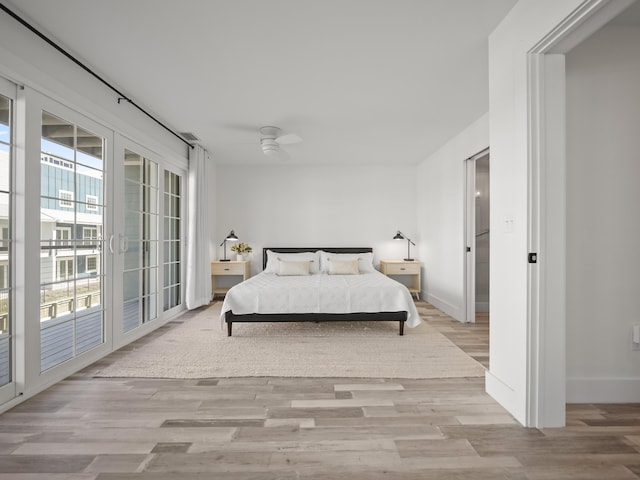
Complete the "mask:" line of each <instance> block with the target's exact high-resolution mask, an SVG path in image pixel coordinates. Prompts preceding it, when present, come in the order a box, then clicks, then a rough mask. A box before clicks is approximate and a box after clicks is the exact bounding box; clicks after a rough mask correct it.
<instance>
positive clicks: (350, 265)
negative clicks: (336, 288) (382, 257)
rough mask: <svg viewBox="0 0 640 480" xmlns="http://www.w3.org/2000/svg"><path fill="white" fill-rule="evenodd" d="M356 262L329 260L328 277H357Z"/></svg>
mask: <svg viewBox="0 0 640 480" xmlns="http://www.w3.org/2000/svg"><path fill="white" fill-rule="evenodd" d="M359 273H360V270H358V260H331V259H329V275H358V274H359Z"/></svg>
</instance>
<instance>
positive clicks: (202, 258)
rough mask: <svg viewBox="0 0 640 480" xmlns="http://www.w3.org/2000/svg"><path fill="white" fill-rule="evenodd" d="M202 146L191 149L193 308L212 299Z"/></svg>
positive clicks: (189, 299) (189, 282)
mask: <svg viewBox="0 0 640 480" xmlns="http://www.w3.org/2000/svg"><path fill="white" fill-rule="evenodd" d="M208 159H209V155H208V153H207V151H206V150H205V149H204V148H202V147H201V146H200V145H196V146H195V148H191V149H190V150H189V173H188V186H189V188H188V197H187V221H188V224H187V232H188V233H187V279H186V289H185V290H186V293H185V297H186V298H185V299H186V303H187V308H188V309H189V310H192V309H194V308H198V307H200V306H202V305H206V304H208V303H209V300H210V299H211V260H210V258H209V219H208V216H207V187H208V185H207V178H208V176H207V161H208Z"/></svg>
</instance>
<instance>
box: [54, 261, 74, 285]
mask: <svg viewBox="0 0 640 480" xmlns="http://www.w3.org/2000/svg"><path fill="white" fill-rule="evenodd" d="M72 278H73V258H59V259H58V260H56V280H58V281H62V280H71V279H72Z"/></svg>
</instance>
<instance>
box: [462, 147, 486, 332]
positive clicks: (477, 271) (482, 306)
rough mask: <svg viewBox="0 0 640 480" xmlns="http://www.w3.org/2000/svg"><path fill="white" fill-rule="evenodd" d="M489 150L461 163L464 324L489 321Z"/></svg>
mask: <svg viewBox="0 0 640 480" xmlns="http://www.w3.org/2000/svg"><path fill="white" fill-rule="evenodd" d="M489 166H490V161H489V150H488V149H487V150H484V151H482V152H480V153H478V154H476V155H474V156H473V157H471V158H469V159H467V160H466V161H465V175H466V188H465V298H466V300H465V303H466V315H465V321H466V322H468V323H475V322H476V321H482V322H487V323H488V321H489V248H490V247H489V245H490V229H489V219H490V217H489V208H490V203H489V202H490V200H489V192H490V180H489Z"/></svg>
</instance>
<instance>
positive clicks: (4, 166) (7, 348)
mask: <svg viewBox="0 0 640 480" xmlns="http://www.w3.org/2000/svg"><path fill="white" fill-rule="evenodd" d="M12 111H13V102H12V100H11V99H10V98H8V97H5V96H4V95H0V387H2V386H4V385H8V384H10V383H11V382H12V381H13V352H12V348H13V345H12V331H13V318H12V315H11V311H12V308H11V307H12V306H11V300H12V285H11V261H12V255H11V253H12V248H11V247H12V242H11V239H12V234H11V232H12V228H11V226H12V224H11V190H12V187H13V185H12V182H11V165H12V156H11V153H12V148H11V142H12V138H13V135H12V125H11V123H12V122H11V120H12Z"/></svg>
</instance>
